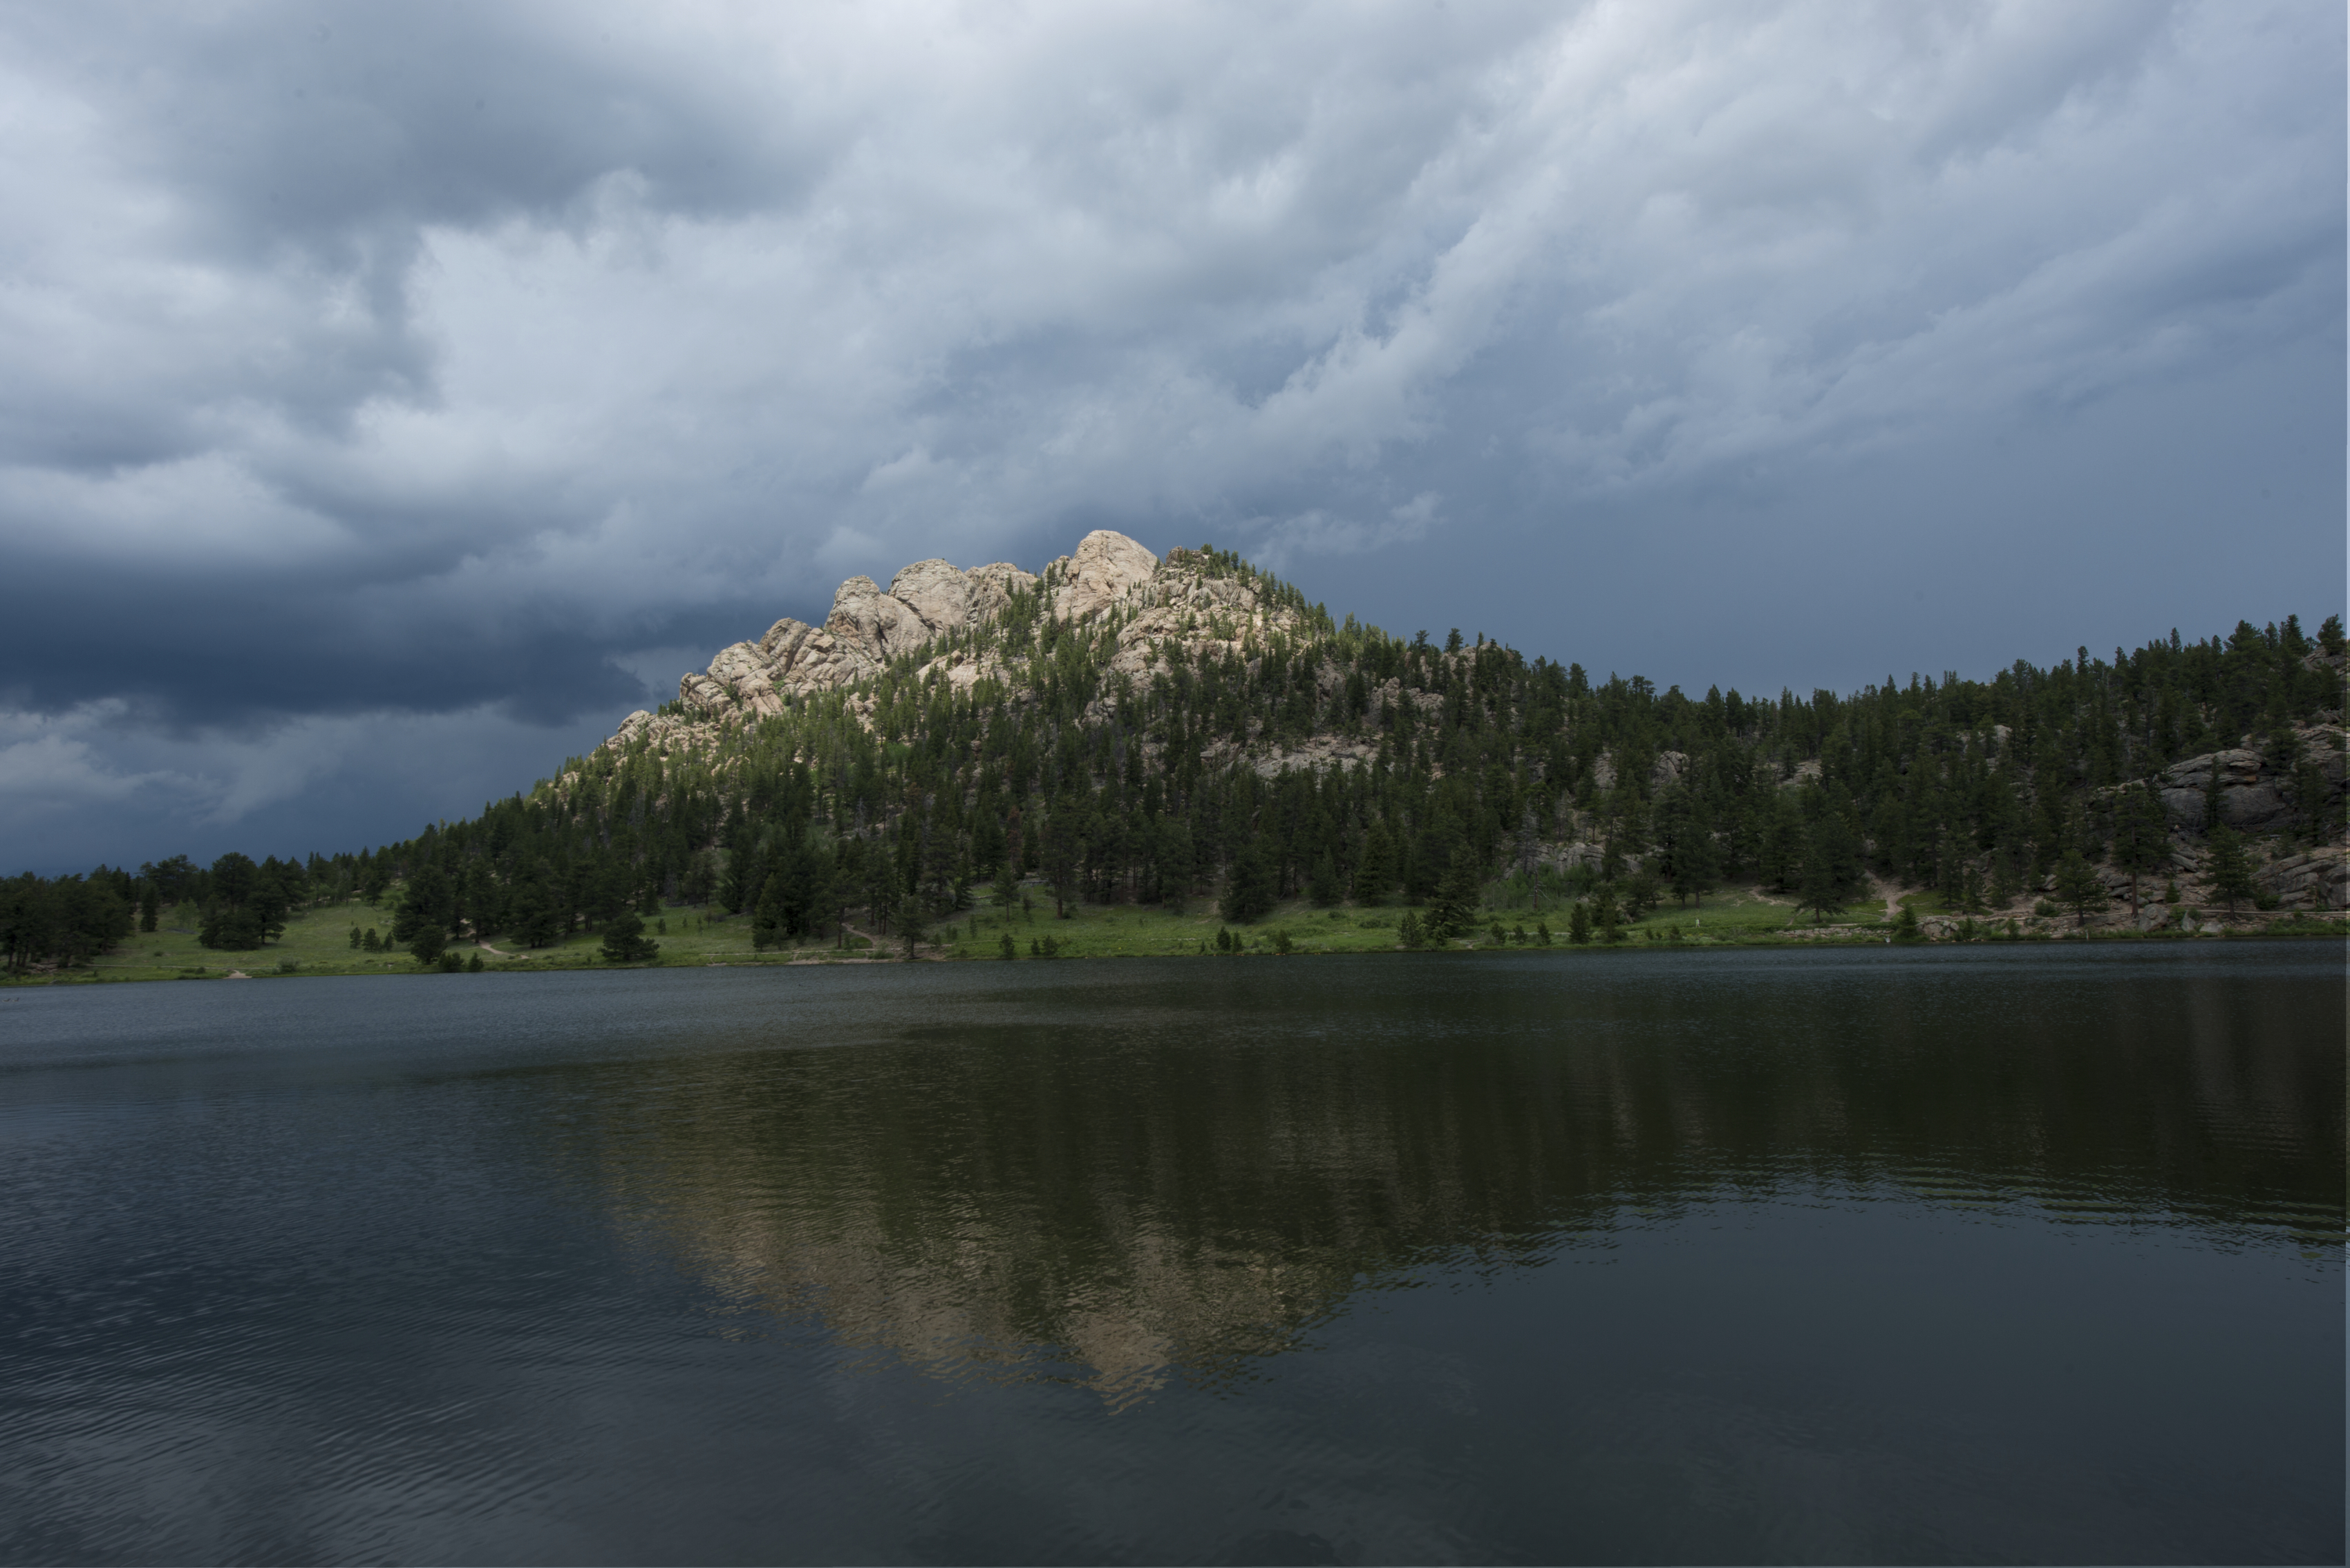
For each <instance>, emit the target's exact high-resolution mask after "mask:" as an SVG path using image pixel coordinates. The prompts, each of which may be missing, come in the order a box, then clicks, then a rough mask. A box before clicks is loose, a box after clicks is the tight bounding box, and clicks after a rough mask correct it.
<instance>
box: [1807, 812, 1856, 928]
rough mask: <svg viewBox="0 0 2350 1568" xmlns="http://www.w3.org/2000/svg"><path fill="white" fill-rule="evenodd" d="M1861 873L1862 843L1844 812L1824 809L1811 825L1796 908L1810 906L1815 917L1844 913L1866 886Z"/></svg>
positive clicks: (1820, 918)
mask: <svg viewBox="0 0 2350 1568" xmlns="http://www.w3.org/2000/svg"><path fill="white" fill-rule="evenodd" d="M1865 886H1866V881H1865V879H1864V877H1863V876H1862V873H1861V863H1860V846H1859V845H1858V844H1857V843H1856V842H1855V840H1854V838H1853V836H1852V829H1851V828H1850V827H1848V826H1846V824H1845V820H1844V817H1843V815H1842V814H1840V813H1838V812H1835V811H1833V810H1831V811H1826V812H1823V813H1822V814H1821V815H1820V819H1819V820H1818V821H1817V822H1815V823H1814V824H1813V825H1812V831H1811V834H1810V836H1809V838H1808V840H1807V842H1806V843H1805V845H1804V869H1803V879H1802V882H1801V885H1800V886H1799V888H1798V889H1797V892H1796V898H1795V907H1796V909H1809V910H1811V911H1812V912H1813V917H1814V919H1815V920H1825V919H1827V918H1828V917H1829V916H1830V915H1835V914H1839V913H1841V912H1843V909H1844V907H1845V906H1846V905H1847V904H1849V903H1851V902H1852V900H1853V898H1855V897H1856V896H1857V895H1858V893H1859V892H1860V890H1861V888H1863V887H1865Z"/></svg>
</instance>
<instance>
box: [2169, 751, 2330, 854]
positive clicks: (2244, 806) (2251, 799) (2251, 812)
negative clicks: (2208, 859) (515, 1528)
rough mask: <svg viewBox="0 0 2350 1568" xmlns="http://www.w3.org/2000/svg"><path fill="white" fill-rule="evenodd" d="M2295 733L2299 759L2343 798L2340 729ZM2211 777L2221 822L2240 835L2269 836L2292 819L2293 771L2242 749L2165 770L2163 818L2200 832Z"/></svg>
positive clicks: (2190, 760)
mask: <svg viewBox="0 0 2350 1568" xmlns="http://www.w3.org/2000/svg"><path fill="white" fill-rule="evenodd" d="M2294 733H2295V739H2296V741H2297V743H2298V745H2299V747H2300V750H2301V753H2302V755H2303V758H2305V759H2306V760H2307V761H2309V762H2312V763H2315V764H2316V766H2317V769H2318V771H2319V772H2320V773H2321V774H2324V777H2325V780H2326V782H2327V784H2330V785H2331V786H2332V788H2333V792H2334V794H2336V795H2337V796H2338V795H2339V794H2342V791H2343V787H2344V783H2345V776H2350V775H2345V757H2344V754H2343V750H2342V726H2340V725H2339V724H2308V725H2300V726H2296V727H2295V732H2294ZM2215 773H2216V774H2218V775H2219V785H2220V821H2222V822H2224V823H2226V824H2227V825H2228V826H2230V827H2232V828H2234V829H2236V830H2237V831H2238V832H2240V833H2269V832H2273V831H2275V830H2276V829H2278V828H2280V827H2284V826H2289V825H2290V824H2291V823H2292V822H2293V820H2294V809H2293V801H2292V798H2291V793H2290V792H2291V790H2292V788H2293V770H2292V769H2291V768H2290V767H2278V766H2276V765H2273V763H2271V762H2270V761H2268V760H2266V759H2263V758H2262V755H2261V753H2258V752H2256V751H2253V750H2251V748H2249V747H2243V746H2239V747H2232V748H2230V749H2229V750H2227V751H2223V752H2212V753H2207V754H2206V755H2203V756H2199V757H2189V758H2188V759H2187V760H2186V761H2185V762H2182V763H2173V764H2172V765H2171V766H2170V767H2168V768H2167V769H2165V770H2164V771H2163V774H2162V780H2161V784H2160V786H2159V789H2160V793H2161V795H2162V810H2163V815H2166V816H2168V818H2169V819H2170V820H2171V821H2172V822H2173V823H2175V824H2177V825H2178V826H2181V827H2185V828H2188V829H2190V830H2192V831H2194V832H2198V833H2199V832H2201V831H2202V830H2203V828H2204V826H2205V824H2204V821H2203V817H2204V812H2205V807H2206V804H2207V802H2208V801H2209V800H2210V790H2211V784H2212V775H2213V774H2215Z"/></svg>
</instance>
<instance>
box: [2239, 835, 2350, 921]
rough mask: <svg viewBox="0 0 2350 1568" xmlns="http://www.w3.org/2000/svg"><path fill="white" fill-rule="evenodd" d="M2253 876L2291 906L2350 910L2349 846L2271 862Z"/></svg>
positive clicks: (2295, 907) (2331, 847)
mask: <svg viewBox="0 0 2350 1568" xmlns="http://www.w3.org/2000/svg"><path fill="white" fill-rule="evenodd" d="M2254 877H2255V878H2256V879H2257V880H2258V881H2259V882H2260V884H2261V886H2262V887H2263V888H2267V889H2269V890H2270V891H2271V892H2272V893H2274V894H2275V895H2276V896H2277V898H2278V899H2279V900H2280V901H2281V902H2282V904H2283V905H2284V907H2285V908H2287V909H2350V849H2345V848H2343V847H2342V846H2340V845H2329V846H2326V847H2324V848H2323V849H2313V850H2310V851H2309V852H2308V853H2306V854H2303V855H2293V856H2288V857H2285V858H2284V859H2282V860H2275V861H2272V862H2270V863H2269V864H2268V865H2267V866H2265V867H2262V869H2261V870H2259V871H2258V872H2256V873H2254Z"/></svg>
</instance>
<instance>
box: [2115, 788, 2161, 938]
mask: <svg viewBox="0 0 2350 1568" xmlns="http://www.w3.org/2000/svg"><path fill="white" fill-rule="evenodd" d="M2113 857H2114V864H2115V865H2116V867H2120V868H2121V869H2122V870H2123V871H2126V872H2127V873H2128V874H2129V885H2130V891H2129V902H2130V920H2131V922H2132V923H2133V924H2135V923H2136V922H2137V918H2138V902H2139V900H2138V878H2139V877H2142V876H2145V875H2147V874H2148V873H2150V872H2154V871H2158V870H2160V869H2161V868H2162V867H2165V866H2167V865H2168V864H2169V863H2170V829H2169V826H2168V824H2167V823H2165V822H2164V820H2163V816H2162V806H2161V805H2160V803H2158V801H2156V799H2155V798H2154V792H2153V791H2152V790H2150V789H2148V788H2147V786H2146V785H2144V784H2133V785H2131V786H2130V787H2129V788H2128V789H2126V790H2124V791H2122V797H2121V803H2120V805H2119V807H2118V809H2116V812H2115V813H2114V848H2113Z"/></svg>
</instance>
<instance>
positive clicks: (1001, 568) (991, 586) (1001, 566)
mask: <svg viewBox="0 0 2350 1568" xmlns="http://www.w3.org/2000/svg"><path fill="white" fill-rule="evenodd" d="M963 577H964V580H965V581H966V582H968V583H969V585H970V587H971V618H972V624H973V625H977V624H978V623H979V622H981V621H983V620H987V619H989V618H993V617H994V616H997V615H1000V614H1002V613H1003V610H1004V609H1005V608H1006V607H1008V606H1009V605H1010V604H1011V603H1012V596H1013V595H1014V593H1033V592H1035V587H1036V574H1035V573H1034V572H1024V571H1022V570H1021V569H1020V568H1019V567H1017V566H1014V565H1013V564H1012V563H1011V562H1009V561H991V562H989V563H988V564H987V565H986V566H973V567H972V569H971V570H970V571H968V572H965V573H964V574H963Z"/></svg>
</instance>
